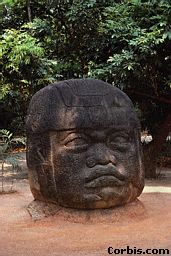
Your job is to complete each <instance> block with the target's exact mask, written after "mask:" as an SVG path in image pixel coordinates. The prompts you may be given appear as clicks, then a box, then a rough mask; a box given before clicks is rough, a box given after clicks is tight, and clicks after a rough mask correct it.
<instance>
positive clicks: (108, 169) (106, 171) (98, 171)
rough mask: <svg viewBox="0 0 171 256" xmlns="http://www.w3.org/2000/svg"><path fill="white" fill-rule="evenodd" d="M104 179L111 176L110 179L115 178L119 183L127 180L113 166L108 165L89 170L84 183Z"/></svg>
mask: <svg viewBox="0 0 171 256" xmlns="http://www.w3.org/2000/svg"><path fill="white" fill-rule="evenodd" d="M104 176H105V177H106V176H111V177H112V178H115V179H116V180H118V181H119V182H124V181H126V180H128V177H127V176H125V175H123V174H122V173H121V172H120V171H119V170H118V169H117V167H116V166H115V165H113V164H111V163H110V164H108V165H104V166H103V165H97V166H95V167H94V168H92V169H91V172H90V174H88V175H87V176H86V177H85V183H89V182H91V181H93V180H96V179H98V178H100V177H104Z"/></svg>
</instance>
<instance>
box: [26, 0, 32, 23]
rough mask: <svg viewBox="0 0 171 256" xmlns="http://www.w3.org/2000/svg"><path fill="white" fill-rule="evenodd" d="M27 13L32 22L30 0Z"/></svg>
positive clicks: (28, 0)
mask: <svg viewBox="0 0 171 256" xmlns="http://www.w3.org/2000/svg"><path fill="white" fill-rule="evenodd" d="M27 13H28V20H29V22H32V17H31V7H30V0H27Z"/></svg>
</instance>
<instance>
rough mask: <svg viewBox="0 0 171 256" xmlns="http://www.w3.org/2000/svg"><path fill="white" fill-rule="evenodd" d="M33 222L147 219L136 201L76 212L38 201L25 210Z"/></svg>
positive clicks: (103, 221)
mask: <svg viewBox="0 0 171 256" xmlns="http://www.w3.org/2000/svg"><path fill="white" fill-rule="evenodd" d="M27 210H28V212H29V214H30V215H31V217H32V219H33V220H40V219H43V218H44V217H49V216H54V217H55V218H58V219H60V220H61V221H69V222H74V223H90V224H91V223H115V224H117V223H118V224H119V225H121V224H123V225H124V223H127V224H128V222H129V223H133V222H137V221H140V220H141V221H142V219H144V218H146V217H147V212H146V209H145V207H144V205H143V204H142V203H141V201H139V200H138V199H137V200H135V201H134V202H132V203H129V204H126V205H123V206H119V207H114V208H109V209H95V210H77V209H70V208H64V207H61V206H58V205H56V204H51V203H46V202H42V201H38V200H34V201H32V202H31V203H30V204H29V205H28V208H27Z"/></svg>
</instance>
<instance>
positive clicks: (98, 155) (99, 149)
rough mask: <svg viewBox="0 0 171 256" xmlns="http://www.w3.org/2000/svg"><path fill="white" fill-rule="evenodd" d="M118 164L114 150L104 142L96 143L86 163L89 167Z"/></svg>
mask: <svg viewBox="0 0 171 256" xmlns="http://www.w3.org/2000/svg"><path fill="white" fill-rule="evenodd" d="M109 163H112V164H114V165H115V164H116V158H115V155H114V154H113V152H112V151H111V150H110V149H109V148H107V147H106V145H104V144H103V143H98V144H96V145H94V147H93V149H92V152H91V155H90V156H89V157H88V158H87V161H86V164H87V166H88V167H89V168H92V167H94V166H95V165H107V164H109Z"/></svg>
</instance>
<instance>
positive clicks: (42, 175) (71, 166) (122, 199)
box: [27, 79, 144, 209]
mask: <svg viewBox="0 0 171 256" xmlns="http://www.w3.org/2000/svg"><path fill="white" fill-rule="evenodd" d="M65 83H67V86H68V84H69V86H70V87H69V88H70V91H69V90H68V92H66V95H67V96H66V95H64V91H65V89H66V88H65ZM85 83H86V86H85ZM92 84H96V85H97V87H98V86H99V87H98V88H99V90H97V89H96V88H94V87H92ZM80 85H82V90H83V92H82V91H81V90H80V89H79V86H80ZM55 87H56V88H58V89H59V88H60V93H61V95H60V98H62V102H64V104H63V105H62V104H59V101H58V104H59V105H60V106H59V107H57V106H56V105H57V104H56V103H55V104H54V103H53V101H54V102H55V99H54V97H52V98H51V104H49V103H48V108H49V109H48V113H49V114H50V115H51V118H50V119H49V122H48V118H49V116H48V115H47V114H45V112H46V111H47V109H46V108H47V106H46V105H47V104H45V99H46V98H45V97H41V94H40V93H39V92H38V94H37V96H36V98H35V99H33V100H32V102H31V104H30V110H29V114H28V118H27V134H28V151H27V163H28V167H29V172H30V174H29V176H30V186H31V190H32V193H33V195H34V197H35V198H36V199H39V200H44V201H45V200H46V201H49V202H54V203H58V204H60V205H62V206H65V207H71V208H85V209H95V208H109V207H112V206H116V205H121V204H125V203H127V202H131V201H133V200H134V199H135V198H136V197H137V196H139V195H140V194H141V192H142V189H143V186H144V175H143V169H142V163H141V149H140V134H139V132H140V130H139V129H140V127H139V122H138V120H137V118H136V115H135V112H134V110H133V106H132V104H131V102H130V100H129V99H128V98H127V96H126V95H125V94H123V93H122V92H120V91H119V90H118V89H116V88H114V89H113V87H112V86H111V85H109V84H106V83H104V82H102V81H98V80H92V79H87V80H69V81H64V82H63V86H61V87H60V84H59V83H58V84H56V85H52V86H51V88H52V90H53V89H54V88H55ZM85 87H86V88H85ZM46 88H47V87H46ZM51 88H49V90H50V89H51ZM73 88H74V89H73ZM92 88H93V89H92ZM104 89H106V90H104ZM46 90H47V89H46ZM92 90H93V91H92ZM71 92H72V93H71ZM76 92H77V94H76ZM78 92H79V93H80V94H78ZM88 93H89V95H88V96H87V94H88ZM47 94H48V93H45V95H44V96H46V95H47ZM70 94H71V95H70ZM42 95H43V94H42ZM53 95H54V94H53ZM68 95H69V96H68ZM73 95H74V97H75V95H76V96H77V97H76V99H74V100H73V98H74V97H73ZM92 95H93V96H92ZM57 96H59V95H56V97H55V98H57ZM48 97H49V95H48ZM112 97H113V99H112ZM41 101H43V102H44V103H42V102H41ZM94 101H95V102H94ZM46 103H47V101H46ZM83 103H84V104H83ZM100 103H101V105H100ZM86 104H87V105H86ZM42 106H44V108H45V109H44V110H43V108H42ZM50 108H51V109H50ZM56 111H58V112H56ZM57 115H58V116H57ZM52 116H54V118H53V119H52ZM56 116H57V119H56ZM51 119H52V120H51ZM56 120H57V121H56ZM45 124H46V125H45ZM55 125H56V126H55ZM49 126H51V128H50V127H49ZM55 127H56V129H55ZM45 130H46V131H45ZM39 132H40V133H39Z"/></svg>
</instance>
